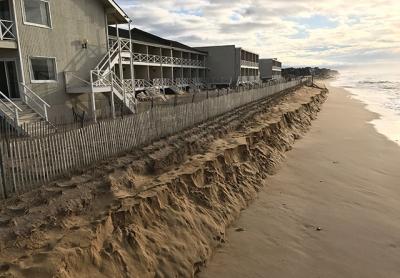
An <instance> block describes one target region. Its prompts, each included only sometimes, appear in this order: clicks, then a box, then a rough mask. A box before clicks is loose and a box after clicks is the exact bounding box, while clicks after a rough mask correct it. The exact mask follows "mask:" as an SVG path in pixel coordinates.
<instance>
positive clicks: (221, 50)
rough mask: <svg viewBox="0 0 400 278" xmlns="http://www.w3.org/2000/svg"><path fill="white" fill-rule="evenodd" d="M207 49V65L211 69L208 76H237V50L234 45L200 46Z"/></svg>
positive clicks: (200, 48)
mask: <svg viewBox="0 0 400 278" xmlns="http://www.w3.org/2000/svg"><path fill="white" fill-rule="evenodd" d="M198 49H199V50H202V51H207V52H208V56H207V63H206V65H207V67H208V68H209V69H210V70H209V72H208V77H212V78H231V77H232V78H233V79H235V78H237V69H236V68H237V67H238V66H237V63H238V62H237V51H236V49H235V46H234V45H224V46H211V47H198Z"/></svg>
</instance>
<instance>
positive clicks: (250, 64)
mask: <svg viewBox="0 0 400 278" xmlns="http://www.w3.org/2000/svg"><path fill="white" fill-rule="evenodd" d="M240 65H241V66H246V67H257V68H258V62H251V61H246V60H240Z"/></svg>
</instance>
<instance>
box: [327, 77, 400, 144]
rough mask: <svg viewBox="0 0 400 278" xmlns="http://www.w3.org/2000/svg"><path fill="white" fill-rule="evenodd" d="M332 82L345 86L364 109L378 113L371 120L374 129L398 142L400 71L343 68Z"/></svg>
mask: <svg viewBox="0 0 400 278" xmlns="http://www.w3.org/2000/svg"><path fill="white" fill-rule="evenodd" d="M332 86H337V87H342V88H345V89H346V90H348V91H349V92H350V93H351V94H352V97H353V98H355V99H358V100H360V101H362V102H363V103H365V104H366V105H367V106H366V107H367V109H368V110H370V111H372V112H375V113H377V114H379V115H380V117H379V118H378V119H375V120H373V121H371V123H372V124H373V125H374V127H375V129H376V130H377V131H378V132H379V133H381V134H383V135H385V136H386V137H387V138H388V139H390V140H392V141H394V142H396V143H397V144H399V145H400V75H387V74H386V75H376V74H362V73H360V72H355V71H348V72H343V73H342V74H341V75H340V76H338V78H337V79H336V80H335V81H333V82H332Z"/></svg>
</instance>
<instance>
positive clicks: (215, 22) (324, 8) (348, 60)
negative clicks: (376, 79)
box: [117, 0, 400, 70]
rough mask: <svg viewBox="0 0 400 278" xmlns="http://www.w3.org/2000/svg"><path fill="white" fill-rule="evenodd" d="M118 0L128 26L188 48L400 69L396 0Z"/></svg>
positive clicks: (399, 12) (287, 60)
mask: <svg viewBox="0 0 400 278" xmlns="http://www.w3.org/2000/svg"><path fill="white" fill-rule="evenodd" d="M117 2H118V3H119V4H120V5H121V7H123V8H124V9H125V11H126V12H127V13H128V14H129V15H130V16H131V17H132V18H133V21H134V25H135V27H138V28H141V29H144V30H145V31H148V32H152V33H154V34H156V35H159V36H162V37H165V38H168V39H173V40H178V41H180V42H182V43H185V44H188V45H190V46H204V45H216V44H235V45H238V46H242V47H244V48H247V49H250V50H253V51H255V52H257V53H260V55H261V57H265V58H270V57H278V58H279V59H281V60H282V61H283V62H284V63H285V64H286V65H292V66H300V65H316V66H321V65H322V66H331V67H337V68H341V67H346V66H349V65H383V64H384V65H386V64H388V65H390V66H392V68H394V69H396V68H397V66H400V0H318V1H314V0H275V1H268V0H186V1H184V0H117ZM397 70H400V69H399V68H397Z"/></svg>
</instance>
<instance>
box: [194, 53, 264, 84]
mask: <svg viewBox="0 0 400 278" xmlns="http://www.w3.org/2000/svg"><path fill="white" fill-rule="evenodd" d="M197 49H199V50H201V51H205V52H207V53H208V55H207V57H206V64H207V66H208V74H207V76H208V80H207V81H208V83H209V84H210V85H214V86H217V87H235V86H242V85H252V84H258V83H259V82H260V69H259V55H258V54H257V53H254V52H252V51H249V50H246V49H244V48H241V47H236V46H235V45H221V46H204V47H197Z"/></svg>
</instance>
